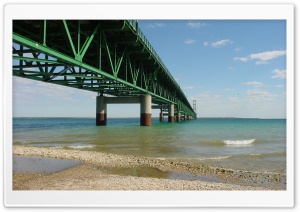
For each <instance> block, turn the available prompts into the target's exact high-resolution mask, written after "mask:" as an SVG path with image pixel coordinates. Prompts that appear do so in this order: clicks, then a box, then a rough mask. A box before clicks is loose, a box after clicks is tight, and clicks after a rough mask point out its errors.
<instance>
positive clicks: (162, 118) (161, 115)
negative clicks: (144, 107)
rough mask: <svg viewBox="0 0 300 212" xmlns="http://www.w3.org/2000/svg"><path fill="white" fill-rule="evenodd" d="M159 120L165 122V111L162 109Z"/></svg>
mask: <svg viewBox="0 0 300 212" xmlns="http://www.w3.org/2000/svg"><path fill="white" fill-rule="evenodd" d="M159 121H160V122H164V113H163V111H162V110H161V111H160V114H159Z"/></svg>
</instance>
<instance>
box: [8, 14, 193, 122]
mask: <svg viewBox="0 0 300 212" xmlns="http://www.w3.org/2000/svg"><path fill="white" fill-rule="evenodd" d="M13 75H14V76H19V77H25V78H29V79H34V80H40V81H44V82H49V83H55V84H59V85H64V86H70V87H74V88H78V89H84V90H89V91H94V92H98V93H102V94H108V95H112V96H141V95H145V94H149V95H151V96H152V102H153V103H156V104H175V105H176V109H177V111H179V112H181V113H183V114H187V115H191V116H194V115H195V113H194V111H193V109H192V107H191V105H190V103H189V101H188V100H187V98H186V96H185V94H184V93H183V91H182V90H181V88H180V87H179V85H178V84H177V82H176V81H175V80H174V78H173V77H172V75H171V74H170V72H169V71H168V69H167V68H166V66H165V65H164V64H163V62H162V60H161V59H160V57H159V56H158V54H157V53H156V52H155V50H154V49H153V47H152V46H151V44H150V43H149V41H148V40H147V39H146V37H145V36H144V34H143V33H142V31H141V30H140V29H139V27H138V22H137V21H129V20H15V21H13Z"/></svg>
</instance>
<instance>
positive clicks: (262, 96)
mask: <svg viewBox="0 0 300 212" xmlns="http://www.w3.org/2000/svg"><path fill="white" fill-rule="evenodd" d="M246 94H247V95H248V101H250V102H253V101H266V100H267V101H269V100H272V99H273V97H275V96H277V95H275V94H272V93H270V92H268V91H264V90H259V89H253V90H247V92H246Z"/></svg>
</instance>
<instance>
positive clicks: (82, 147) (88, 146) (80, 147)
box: [68, 145, 95, 149]
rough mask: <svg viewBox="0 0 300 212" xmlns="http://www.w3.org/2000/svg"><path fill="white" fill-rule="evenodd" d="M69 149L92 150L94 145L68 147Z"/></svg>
mask: <svg viewBox="0 0 300 212" xmlns="http://www.w3.org/2000/svg"><path fill="white" fill-rule="evenodd" d="M68 147H69V148H73V149H86V148H89V149H91V148H94V147H95V145H77V146H68Z"/></svg>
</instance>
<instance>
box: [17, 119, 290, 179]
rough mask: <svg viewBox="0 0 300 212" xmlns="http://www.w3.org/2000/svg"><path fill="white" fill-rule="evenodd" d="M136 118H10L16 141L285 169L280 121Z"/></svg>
mask: <svg viewBox="0 0 300 212" xmlns="http://www.w3.org/2000/svg"><path fill="white" fill-rule="evenodd" d="M139 124H140V122H139V118H128V119H113V118H110V119H108V123H107V126H101V127H97V126H95V119H94V118H14V119H13V142H14V144H17V145H25V146H42V147H62V148H67V149H79V150H88V151H101V152H109V153H116V154H128V155H137V156H147V157H157V158H172V159H174V160H179V161H184V162H189V163H192V164H205V165H209V166H214V167H224V168H230V169H235V170H248V171H259V172H277V173H285V171H286V120H285V119H237V118H202V119H201V118H199V119H197V120H193V121H182V122H179V123H167V122H159V120H158V119H157V118H152V126H150V127H141V126H140V125H139Z"/></svg>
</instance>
